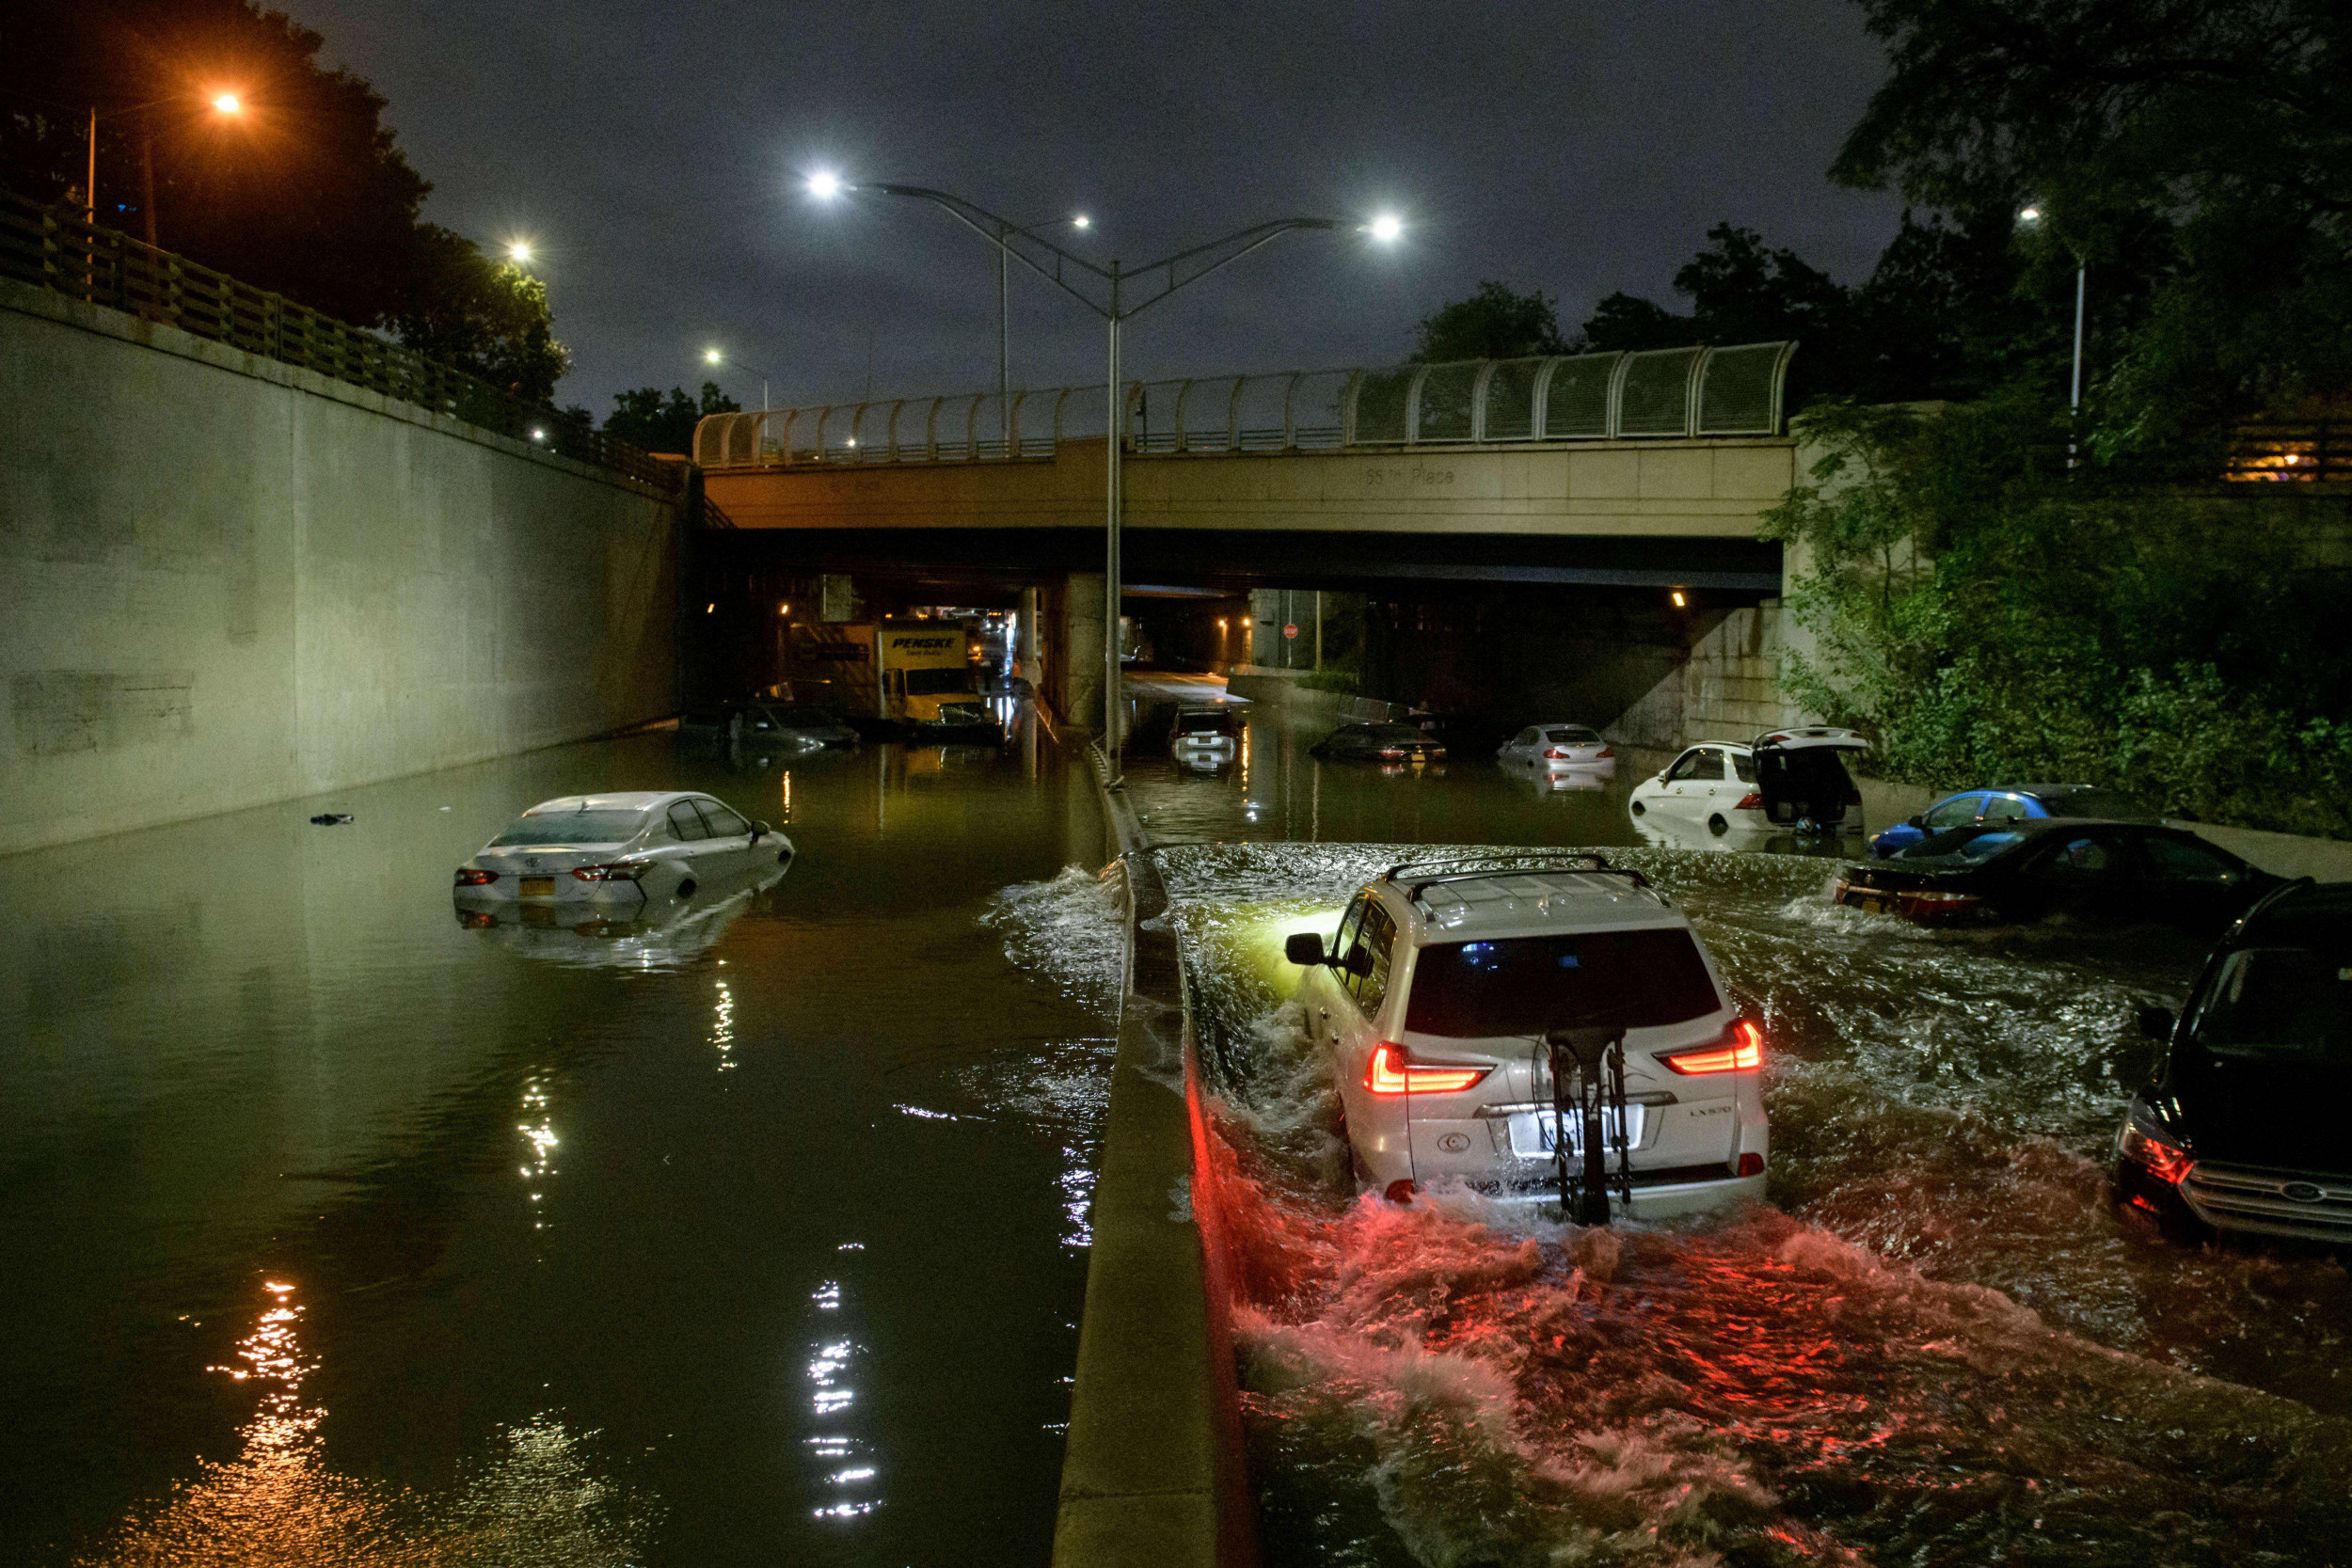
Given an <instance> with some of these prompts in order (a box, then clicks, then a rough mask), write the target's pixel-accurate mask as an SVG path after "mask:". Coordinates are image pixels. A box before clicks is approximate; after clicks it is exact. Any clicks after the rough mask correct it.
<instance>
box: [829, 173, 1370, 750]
mask: <svg viewBox="0 0 2352 1568" xmlns="http://www.w3.org/2000/svg"><path fill="white" fill-rule="evenodd" d="M808 190H809V194H810V195H812V196H814V197H817V198H818V199H820V200H827V199H830V198H834V197H835V196H839V195H842V194H844V193H847V192H850V191H872V192H874V193H876V194H877V195H881V196H898V197H911V198H914V199H916V200H920V201H928V202H930V204H931V205H932V206H934V207H937V208H939V209H940V210H941V211H942V212H944V213H946V214H947V215H948V216H950V217H952V218H954V219H955V220H956V221H957V222H959V223H961V224H962V225H963V226H964V227H965V228H967V229H969V230H972V231H973V232H974V233H976V234H977V235H979V236H980V238H982V239H984V240H986V241H988V242H989V243H990V244H991V245H995V246H996V247H997V252H998V255H999V257H1000V258H1009V259H1010V260H1012V261H1019V262H1021V264H1022V265H1024V266H1025V267H1027V268H1028V269H1029V270H1030V271H1032V272H1034V273H1036V274H1037V275H1038V276H1039V277H1042V278H1044V279H1045V280H1046V281H1047V282H1049V283H1051V284H1053V285H1054V287H1056V288H1057V289H1059V290H1060V291H1061V292H1062V293H1066V294H1068V295H1070V297H1071V298H1073V299H1074V300H1076V301H1077V302H1078V303H1079V304H1081V305H1083V306H1085V307H1086V308H1087V309H1089V310H1091V311H1093V312H1094V313H1095V314H1096V315H1098V316H1100V317H1102V318H1103V323H1104V336H1105V342H1106V349H1107V352H1106V355H1105V364H1104V388H1103V390H1104V412H1105V415H1106V419H1105V421H1104V442H1103V445H1104V453H1105V455H1104V545H1103V744H1104V752H1106V753H1108V754H1109V756H1110V757H1111V758H1112V759H1113V761H1112V769H1111V770H1112V774H1113V776H1114V782H1116V778H1117V775H1118V773H1119V768H1118V764H1117V760H1116V759H1117V757H1118V754H1119V750H1120V723H1119V685H1120V669H1119V611H1120V448H1121V447H1122V446H1123V444H1124V439H1125V435H1126V431H1125V425H1126V408H1125V406H1124V404H1125V385H1124V383H1123V381H1122V380H1121V370H1120V326H1121V325H1124V324H1125V323H1126V322H1127V321H1128V319H1129V318H1131V317H1134V316H1137V315H1140V314H1142V313H1143V312H1144V311H1145V310H1148V309H1151V308H1152V306H1154V305H1157V304H1158V303H1159V302H1160V301H1162V300H1164V299H1166V298H1168V296H1169V295H1170V294H1172V293H1176V292H1177V291H1178V290H1180V289H1183V288H1184V287H1186V286H1188V285H1190V284H1193V283H1198V282H1199V281H1200V279H1201V278H1203V277H1208V276H1209V274H1211V273H1213V272H1216V271H1218V270H1219V269H1221V268H1223V267H1226V266H1229V265H1231V264H1232V262H1234V261H1240V260H1241V259H1242V258H1243V257H1244V256H1247V255H1248V254H1249V253H1250V252H1251V251H1253V250H1256V249H1258V248H1259V247H1260V246H1262V245H1268V244H1271V243H1272V242H1273V241H1275V240H1277V239H1279V238H1280V237H1281V236H1282V235H1284V234H1287V233H1290V232H1291V231H1292V230H1322V231H1325V232H1335V231H1339V230H1346V229H1351V228H1353V229H1357V230H1359V231H1361V232H1364V233H1368V234H1370V235H1372V236H1373V237H1374V238H1375V239H1376V240H1379V241H1382V242H1383V243H1387V242H1391V241H1393V240H1395V239H1396V238H1397V237H1398V236H1399V235H1400V234H1401V233H1402V232H1403V225H1402V223H1401V222H1400V221H1399V220H1397V219H1396V218H1394V217H1391V216H1386V215H1384V216H1381V217H1378V218H1375V219H1374V220H1373V221H1372V222H1371V223H1369V224H1362V225H1352V224H1347V223H1343V222H1342V221H1340V220H1339V219H1337V218H1317V217H1296V218H1277V219H1275V220H1274V221H1273V222H1271V223H1261V224H1256V225H1253V226H1252V227H1250V228H1248V229H1241V230H1234V231H1233V232H1232V233H1231V234H1227V235H1225V236H1224V237H1223V238H1221V239H1216V240H1211V241H1210V242H1209V243H1208V244H1206V245H1194V246H1193V247H1192V248H1191V249H1189V250H1181V251H1178V252H1177V253H1176V254H1174V255H1172V256H1168V257H1165V258H1163V259H1161V260H1160V261H1153V262H1152V263H1151V264H1149V265H1148V266H1141V267H1133V268H1129V267H1125V266H1122V265H1121V263H1120V262H1119V261H1112V262H1111V263H1110V265H1109V266H1107V267H1104V266H1098V265H1096V264H1095V263H1094V262H1092V261H1087V260H1086V259H1085V258H1083V257H1080V256H1076V255H1073V254H1072V253H1071V252H1069V251H1067V250H1064V249H1063V248H1062V247H1061V246H1059V245H1056V244H1054V243H1053V242H1052V241H1051V240H1048V239H1046V238H1044V237H1043V236H1042V235H1040V234H1037V233H1034V232H1031V231H1029V230H1022V229H1017V228H1015V227H1014V226H1013V225H1012V224H1011V223H1009V221H1007V220H1006V219H1004V218H1002V217H999V216H998V215H997V214H994V213H992V212H990V211H988V209H986V208H984V207H981V206H979V205H978V204H977V203H975V202H970V201H966V200H964V199H963V198H961V197H957V196H950V195H948V194H947V193H946V192H945V191H936V190H931V189H930V188H928V187H926V186H922V185H899V184H889V183H882V182H874V183H870V184H858V185H851V184H849V183H847V182H844V181H843V180H842V179H841V178H840V177H839V176H838V175H834V174H818V175H814V176H812V177H811V178H810V180H809V182H808ZM1077 226H1078V227H1080V228H1084V227H1085V224H1084V223H1082V222H1081V223H1079V224H1078V225H1077ZM1025 245H1029V246H1035V247H1037V249H1038V250H1040V251H1041V252H1042V253H1043V254H1042V255H1036V256H1033V255H1030V254H1027V252H1026V250H1025V248H1024V246H1025ZM1069 269H1075V271H1076V272H1077V273H1081V274H1085V275H1087V276H1088V277H1092V278H1094V279H1095V280H1096V281H1097V282H1098V284H1100V285H1104V286H1106V287H1107V293H1108V298H1107V302H1105V301H1104V300H1103V299H1098V298H1096V297H1095V295H1094V294H1093V293H1089V292H1088V291H1087V290H1086V289H1085V288H1083V287H1081V286H1080V285H1081V284H1082V283H1084V282H1085V278H1084V277H1072V276H1068V271H1069ZM1138 278H1146V279H1150V280H1151V282H1150V283H1149V284H1147V287H1150V288H1152V293H1148V294H1147V295H1145V296H1144V297H1143V298H1141V299H1136V298H1134V297H1133V296H1132V295H1130V294H1129V293H1127V288H1126V286H1127V285H1128V284H1129V283H1130V282H1131V281H1133V280H1135V279H1138ZM1008 419H1009V415H1008ZM1008 444H1009V443H1008Z"/></svg>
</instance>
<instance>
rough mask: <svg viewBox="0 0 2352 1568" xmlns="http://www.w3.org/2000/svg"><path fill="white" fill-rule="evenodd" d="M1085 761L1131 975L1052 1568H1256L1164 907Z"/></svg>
mask: <svg viewBox="0 0 2352 1568" xmlns="http://www.w3.org/2000/svg"><path fill="white" fill-rule="evenodd" d="M1091 755H1092V756H1093V758H1094V761H1095V764H1096V767H1095V778H1096V781H1097V783H1098V784H1104V789H1103V810H1104V821H1105V827H1106V830H1107V832H1108V833H1109V836H1110V838H1111V841H1112V842H1111V845H1110V848H1111V850H1112V852H1113V853H1114V854H1115V855H1117V856H1119V857H1120V860H1121V861H1122V863H1123V866H1124V872H1125V878H1126V881H1125V887H1126V893H1127V916H1128V966H1127V984H1126V987H1125V989H1124V991H1123V994H1122V996H1121V999H1120V1013H1119V1052H1118V1055H1117V1057H1116V1059H1115V1060H1114V1061H1113V1063H1112V1067H1111V1093H1110V1110H1109V1114H1108V1115H1107V1116H1106V1117H1105V1118H1104V1127H1103V1164H1102V1169H1101V1171H1100V1172H1099V1174H1098V1175H1097V1177H1096V1180H1095V1184H1094V1207H1093V1214H1092V1225H1093V1230H1094V1244H1093V1247H1092V1249H1091V1254H1090V1257H1089V1260H1088V1264H1087V1295H1086V1317H1085V1321H1084V1322H1083V1323H1081V1325H1080V1327H1079V1333H1078V1365H1077V1372H1076V1377H1075V1379H1074V1386H1073V1388H1072V1390H1071V1398H1070V1434H1069V1440H1068V1446H1067V1448H1066V1449H1065V1451H1064V1456H1063V1460H1062V1474H1061V1498H1060V1508H1059V1511H1058V1513H1057V1517H1056V1521H1055V1526H1054V1557H1053V1561H1054V1568H1253V1565H1254V1564H1255V1563H1256V1561H1257V1530H1256V1517H1257V1514H1256V1507H1255V1503H1254V1501H1253V1499H1252V1497H1251V1496H1250V1493H1249V1490H1248V1478H1247V1476H1246V1474H1245V1471H1244V1468H1243V1463H1242V1434H1241V1414H1240V1406H1239V1403H1238V1394H1237V1390H1236V1386H1235V1373H1234V1362H1233V1349H1232V1326H1231V1295H1230V1291H1229V1289H1228V1284H1227V1278H1226V1268H1225V1258H1226V1243H1225V1240H1224V1233H1223V1230H1222V1223H1223V1215H1222V1213H1221V1212H1220V1210H1219V1206H1218V1203H1217V1199H1216V1180H1215V1178H1214V1175H1213V1173H1212V1170H1211V1163H1210V1159H1209V1152H1208V1148H1207V1139H1208V1132H1207V1128H1206V1126H1205V1123H1204V1121H1203V1119H1202V1116H1201V1107H1200V1072H1199V1067H1198V1063H1197V1061H1196V1058H1195V1054H1194V1052H1193V1047H1192V1037H1191V1031H1190V1026H1189V1022H1188V1021H1187V1019H1186V1017H1185V1014H1184V983H1183V974H1182V970H1181V961H1180V958H1179V956H1178V953H1177V948H1176V937H1175V933H1174V932H1173V931H1172V930H1170V929H1169V928H1168V922H1167V920H1166V919H1165V918H1164V917H1165V916H1166V914H1167V912H1168V894H1167V891H1166V889H1165V888H1164V887H1163V885H1162V884H1161V881H1160V876H1159V871H1158V869H1157V868H1156V867H1155V866H1154V865H1153V864H1152V857H1151V854H1150V851H1149V850H1148V848H1147V847H1145V840H1144V835H1143V830H1142V826H1141V824H1140V823H1139V822H1138V821H1137V820H1136V815H1135V812H1134V810H1133V808H1132V807H1131V806H1129V805H1128V803H1127V800H1126V798H1125V796H1124V795H1123V794H1121V793H1120V792H1119V791H1118V790H1117V789H1115V788H1112V787H1110V786H1109V785H1108V784H1107V783H1106V780H1107V774H1108V769H1107V765H1105V764H1104V762H1103V759H1102V753H1101V752H1100V751H1099V750H1095V751H1093V752H1091Z"/></svg>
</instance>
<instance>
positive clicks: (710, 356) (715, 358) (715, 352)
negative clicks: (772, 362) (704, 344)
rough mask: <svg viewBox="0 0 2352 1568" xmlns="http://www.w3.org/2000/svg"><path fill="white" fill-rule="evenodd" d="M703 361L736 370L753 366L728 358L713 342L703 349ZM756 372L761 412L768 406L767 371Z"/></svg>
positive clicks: (746, 369)
mask: <svg viewBox="0 0 2352 1568" xmlns="http://www.w3.org/2000/svg"><path fill="white" fill-rule="evenodd" d="M703 363H704V364H706V365H714V366H716V365H724V366H730V367H732V368H733V369H736V370H739V371H749V370H751V369H753V367H752V366H750V365H745V364H739V363H738V362H737V361H735V360H732V359H729V358H728V357H727V356H726V355H725V353H724V352H723V351H722V350H721V349H720V348H719V347H717V345H715V344H714V345H713V346H711V347H709V348H707V349H705V350H703ZM758 373H759V406H760V408H761V410H762V411H763V412H765V411H766V409H767V407H768V372H766V371H761V372H758Z"/></svg>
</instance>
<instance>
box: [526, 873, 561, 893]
mask: <svg viewBox="0 0 2352 1568" xmlns="http://www.w3.org/2000/svg"><path fill="white" fill-rule="evenodd" d="M523 896H524V897H526V898H552V897H554V896H555V879H554V878H552V877H525V878H524V879H523Z"/></svg>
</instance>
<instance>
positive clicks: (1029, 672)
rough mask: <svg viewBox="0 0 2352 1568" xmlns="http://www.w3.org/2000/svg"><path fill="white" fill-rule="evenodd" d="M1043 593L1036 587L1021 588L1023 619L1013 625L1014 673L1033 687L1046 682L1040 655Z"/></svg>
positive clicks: (1038, 686) (1039, 686)
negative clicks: (1039, 613)
mask: <svg viewBox="0 0 2352 1568" xmlns="http://www.w3.org/2000/svg"><path fill="white" fill-rule="evenodd" d="M1042 598H1043V595H1042V594H1040V593H1039V592H1038V591H1037V590H1036V589H1034V588H1024V589H1023V590H1021V619H1020V620H1019V621H1018V622H1016V623H1015V624H1014V626H1013V644H1012V673H1014V674H1016V675H1019V676H1020V677H1021V678H1022V679H1023V680H1025V681H1027V682H1028V683H1029V685H1030V686H1031V687H1032V688H1042V687H1043V686H1044V684H1045V669H1044V665H1043V663H1042V661H1041V659H1040V658H1039V657H1038V651H1039V641H1038V624H1037V617H1038V607H1039V604H1040V602H1041V600H1042Z"/></svg>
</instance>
